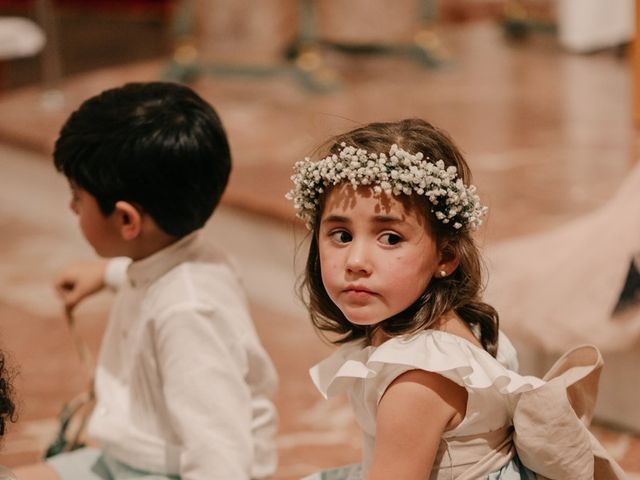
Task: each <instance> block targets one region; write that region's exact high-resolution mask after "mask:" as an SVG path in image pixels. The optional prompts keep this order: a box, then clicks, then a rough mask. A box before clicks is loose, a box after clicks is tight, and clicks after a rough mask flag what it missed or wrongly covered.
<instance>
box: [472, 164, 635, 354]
mask: <svg viewBox="0 0 640 480" xmlns="http://www.w3.org/2000/svg"><path fill="white" fill-rule="evenodd" d="M638 253H640V164H638V165H637V166H636V167H635V168H634V169H633V170H631V171H630V172H629V174H628V176H627V178H626V180H625V182H624V184H623V185H622V186H621V187H620V188H619V189H618V191H617V192H616V194H615V195H614V196H613V197H612V198H611V199H610V200H609V201H608V202H607V203H606V204H605V205H603V206H602V207H601V208H599V209H597V210H595V211H593V212H591V213H589V214H587V215H584V216H582V217H580V218H578V219H576V220H574V221H571V222H568V223H566V224H564V225H562V226H560V227H558V228H556V229H553V230H550V231H547V232H543V233H540V234H537V235H530V236H527V237H522V238H516V239H511V240H506V241H504V242H501V243H497V244H494V245H491V246H490V248H488V249H487V250H486V256H485V258H486V263H487V266H488V269H489V281H488V284H487V289H486V291H485V293H484V298H485V300H486V301H487V303H489V304H490V305H493V306H494V307H495V308H496V310H498V312H499V313H500V327H501V328H504V330H505V331H506V332H507V333H508V334H509V336H510V337H511V338H512V339H514V341H519V342H522V343H525V344H527V345H530V346H531V347H533V348H541V349H544V350H546V351H548V352H554V353H560V352H563V351H564V350H566V348H567V347H568V346H570V345H575V344H580V343H590V344H594V345H596V346H597V347H598V348H599V349H601V350H603V351H624V350H626V349H628V348H632V347H633V346H634V345H636V343H637V341H638V338H640V304H637V305H635V306H630V307H629V308H626V309H624V310H622V311H620V312H617V313H615V314H614V313H613V311H614V308H615V306H616V303H617V302H618V298H619V296H620V293H621V291H622V288H623V286H624V283H625V280H626V277H627V273H628V271H629V267H630V264H631V261H632V259H633V258H634V256H636V255H638Z"/></svg>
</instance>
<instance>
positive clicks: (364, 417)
mask: <svg viewBox="0 0 640 480" xmlns="http://www.w3.org/2000/svg"><path fill="white" fill-rule="evenodd" d="M503 338H506V337H503ZM506 342H508V340H507V341H505V345H507V343H506ZM509 347H510V348H513V347H512V346H510V343H509V344H508V346H507V347H506V348H509ZM499 348H500V344H499ZM413 369H421V370H425V371H430V372H435V373H439V374H440V375H442V376H444V377H446V378H448V379H449V380H451V381H453V382H455V383H456V384H458V385H461V386H463V387H465V388H466V390H467V392H468V394H469V397H468V401H467V411H466V414H465V418H464V419H463V421H462V422H461V423H460V424H459V425H458V426H457V427H456V428H454V429H452V430H449V431H447V432H446V433H445V435H444V436H443V438H444V439H447V438H454V437H460V436H469V435H477V434H485V433H487V432H491V431H494V430H498V429H500V428H503V427H504V426H506V425H510V423H511V416H512V413H513V407H514V402H515V397H516V394H518V393H521V392H524V391H528V390H532V389H535V388H537V387H539V386H541V385H543V384H544V382H543V381H542V380H540V379H539V378H536V377H528V376H521V375H519V374H517V373H516V372H514V371H512V370H510V369H508V368H507V367H506V366H505V365H503V364H502V363H500V362H499V361H497V360H496V359H495V358H493V357H492V356H491V355H490V354H489V353H487V352H486V351H485V350H483V349H481V348H479V347H476V346H475V345H473V344H472V343H471V342H468V341H467V340H465V339H463V338H462V337H459V336H457V335H453V334H450V333H447V332H442V331H438V330H427V331H424V332H421V333H419V334H416V335H414V336H411V337H406V338H405V337H394V338H392V339H390V340H387V341H386V342H385V343H383V344H382V345H380V346H379V347H373V346H366V347H365V346H363V344H362V343H361V342H352V343H349V344H346V345H343V346H341V347H340V348H339V349H338V350H337V351H336V352H334V353H333V354H332V355H331V356H330V357H328V358H327V359H325V360H324V361H322V362H321V363H319V364H318V365H316V366H315V367H313V368H312V369H311V372H310V373H311V378H312V380H313V382H314V383H315V385H316V387H317V388H318V390H319V391H320V392H321V393H322V395H324V396H325V397H332V396H335V395H339V394H341V393H347V394H348V395H349V399H350V402H351V405H352V408H353V411H354V414H355V417H356V420H357V422H358V424H359V426H360V428H361V429H362V432H363V435H364V448H363V465H364V470H365V471H366V470H367V469H368V466H369V463H370V461H371V456H372V453H373V446H374V443H375V435H376V424H375V421H376V412H377V409H378V402H379V401H380V399H381V398H382V395H383V394H384V392H385V391H386V389H387V387H388V386H389V384H390V383H391V382H392V381H393V380H394V379H395V378H397V377H398V376H399V375H401V374H402V373H404V372H407V371H409V370H413Z"/></svg>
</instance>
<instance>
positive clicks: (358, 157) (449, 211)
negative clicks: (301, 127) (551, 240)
mask: <svg viewBox="0 0 640 480" xmlns="http://www.w3.org/2000/svg"><path fill="white" fill-rule="evenodd" d="M429 160H430V159H429V157H427V158H426V159H425V158H424V155H423V154H422V153H421V152H418V153H416V154H411V153H409V152H407V151H405V150H403V149H401V148H399V147H398V146H397V145H395V144H394V145H392V146H391V149H390V150H389V154H388V155H387V154H385V153H380V154H378V153H369V152H367V151H366V150H364V149H362V148H355V147H353V146H350V145H346V144H345V143H344V142H343V143H341V144H340V149H339V150H338V153H337V154H332V155H328V156H327V157H325V158H323V159H322V160H319V161H317V162H312V161H311V160H310V159H309V158H308V157H307V158H305V159H304V160H303V161H299V162H296V164H295V165H294V167H293V169H294V172H295V173H294V175H292V176H291V180H292V181H293V184H294V187H293V189H292V190H291V191H290V192H288V193H287V194H286V197H287V198H288V199H289V200H293V206H294V208H295V209H296V210H297V213H296V215H297V216H298V217H299V218H301V219H302V220H304V221H305V223H306V225H307V228H309V229H311V228H312V226H313V223H314V221H315V216H316V211H317V208H318V205H319V203H320V195H321V194H322V192H324V191H325V190H326V189H327V188H328V187H331V186H334V185H338V184H339V183H350V184H351V185H352V186H353V188H354V189H356V188H358V187H359V186H371V187H372V188H373V191H374V192H376V193H381V192H385V193H387V194H393V195H400V194H405V195H411V194H413V193H415V194H418V195H424V196H425V197H427V198H428V199H429V201H430V202H431V204H432V205H433V208H432V209H431V211H432V212H433V213H434V215H435V216H436V218H437V219H438V220H440V221H441V222H442V223H444V224H451V226H452V227H453V228H455V229H456V230H459V229H461V228H463V227H465V226H466V227H468V229H469V230H475V229H477V228H478V227H479V226H480V224H481V223H482V217H483V216H484V215H485V214H486V213H487V210H488V208H487V207H484V206H482V205H480V198H479V197H478V195H477V194H476V187H475V186H473V185H469V186H465V185H464V183H463V181H462V179H461V178H459V177H458V170H457V169H456V167H454V166H450V167H446V168H445V165H444V162H443V161H442V160H438V161H436V162H435V163H432V162H430V161H429Z"/></svg>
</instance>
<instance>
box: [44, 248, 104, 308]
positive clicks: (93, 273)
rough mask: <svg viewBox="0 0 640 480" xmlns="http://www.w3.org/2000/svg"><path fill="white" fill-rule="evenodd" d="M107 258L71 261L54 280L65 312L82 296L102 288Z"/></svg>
mask: <svg viewBox="0 0 640 480" xmlns="http://www.w3.org/2000/svg"><path fill="white" fill-rule="evenodd" d="M106 267H107V260H103V259H99V260H91V261H85V262H78V263H72V264H71V265H69V266H67V267H66V268H65V269H64V270H62V272H60V274H59V275H58V277H57V278H56V280H55V287H56V292H57V293H58V295H59V296H60V298H61V299H62V302H63V303H64V307H65V308H66V309H67V312H71V311H72V310H73V309H74V308H75V306H76V305H77V304H78V303H80V302H81V301H82V300H83V299H84V298H86V297H88V296H89V295H92V294H94V293H96V292H98V291H100V290H101V289H102V288H104V285H105V284H104V273H105V269H106Z"/></svg>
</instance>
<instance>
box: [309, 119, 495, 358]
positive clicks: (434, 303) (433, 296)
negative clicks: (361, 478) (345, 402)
mask: <svg viewBox="0 0 640 480" xmlns="http://www.w3.org/2000/svg"><path fill="white" fill-rule="evenodd" d="M343 142H344V143H346V144H347V145H350V146H354V147H356V148H362V149H364V150H367V151H368V152H376V153H383V152H388V151H389V149H390V147H391V145H393V144H394V143H395V144H396V145H398V147H400V148H402V149H404V150H406V151H408V152H411V153H417V152H422V153H423V154H424V156H425V157H428V158H432V159H436V160H442V161H443V162H444V163H445V166H447V167H448V166H455V167H456V168H457V170H458V176H459V177H460V178H461V179H462V181H463V182H464V183H465V185H469V184H470V183H471V172H470V170H469V166H468V165H467V162H466V161H465V159H464V157H463V156H462V153H461V152H460V150H459V149H458V147H457V146H456V145H455V143H454V142H453V140H452V139H451V138H450V137H449V135H447V134H446V133H445V132H443V131H442V130H439V129H437V128H436V127H434V126H433V125H431V124H430V123H427V122H425V121H424V120H420V119H407V120H402V121H399V122H393V123H371V124H369V125H366V126H364V127H361V128H357V129H355V130H352V131H350V132H347V133H345V134H343V135H338V136H337V137H335V138H332V139H331V140H330V143H329V145H330V148H329V153H336V154H337V152H338V150H339V149H340V148H341V147H340V145H341V144H342V143H343ZM330 191H331V190H330V189H329V190H327V191H325V192H324V193H323V194H322V196H321V197H320V206H319V208H318V211H317V212H316V221H315V222H313V225H314V227H313V232H312V234H311V242H310V245H309V256H308V258H307V265H306V269H305V272H304V277H303V279H302V283H301V284H300V293H301V296H302V298H303V301H305V303H306V304H307V307H308V309H309V312H310V315H311V321H312V322H313V325H314V326H315V327H316V329H318V330H319V331H320V332H333V333H337V334H339V335H340V337H339V338H338V339H337V340H334V343H344V342H349V341H352V340H357V339H361V338H364V339H367V340H369V341H370V340H371V338H372V336H373V333H374V331H375V329H378V328H380V329H382V330H383V331H384V332H385V333H386V334H387V335H389V336H398V335H406V334H412V333H415V332H418V331H421V330H425V329H428V328H431V327H433V326H434V325H435V323H436V322H437V321H438V320H439V319H440V318H441V317H442V316H443V315H444V314H446V313H447V312H449V311H453V312H455V313H456V314H457V315H458V316H459V317H460V318H461V319H462V320H463V321H464V322H465V323H466V324H467V325H468V326H469V328H470V329H471V330H472V331H474V332H477V333H478V334H479V337H480V342H481V343H482V346H483V347H484V349H485V350H487V351H488V352H489V353H491V354H492V355H493V356H495V355H496V353H497V346H498V313H497V312H496V310H495V309H494V308H493V307H492V306H491V305H488V304H486V303H484V302H483V301H482V299H481V293H482V289H483V286H484V285H483V281H482V273H483V272H482V267H483V265H482V261H481V258H480V252H479V250H478V247H477V246H476V244H475V242H474V240H473V238H472V236H471V234H470V232H469V230H468V229H461V230H455V229H453V228H451V226H450V225H445V224H443V223H442V222H440V221H438V220H437V219H436V217H435V215H434V213H433V212H432V208H431V207H432V205H431V204H430V203H429V200H428V199H427V198H426V197H424V196H419V195H410V196H400V197H398V199H399V200H401V201H403V202H406V204H407V205H408V206H410V207H413V208H416V209H417V211H418V212H421V213H422V215H423V217H424V218H425V219H426V220H427V222H428V225H429V228H430V230H431V232H432V234H433V235H434V237H435V239H436V242H437V245H438V248H448V249H450V250H451V251H453V252H455V254H456V255H457V256H458V258H459V259H460V263H459V265H458V267H457V268H456V270H455V271H454V272H453V273H452V274H451V275H448V276H446V277H444V278H437V277H434V278H433V279H432V280H431V281H430V282H429V284H428V285H427V288H426V289H425V291H424V292H423V293H422V295H421V296H420V297H419V298H418V299H417V300H416V301H415V302H414V303H413V305H411V306H409V307H408V308H407V309H405V310H404V311H402V312H400V313H398V314H396V315H394V316H393V317H391V318H388V319H386V320H384V321H383V322H381V323H380V324H378V325H374V326H370V325H355V324H353V323H351V322H350V321H349V320H348V319H347V318H346V317H345V316H344V314H343V313H342V312H341V311H340V309H339V308H338V306H337V305H336V304H335V303H333V301H332V300H331V298H330V297H329V294H328V293H327V291H326V289H325V287H324V284H323V282H322V271H321V265H320V250H319V248H318V234H319V226H320V218H321V216H322V209H323V207H324V199H325V198H326V195H327V194H328V193H329V192H330Z"/></svg>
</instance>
